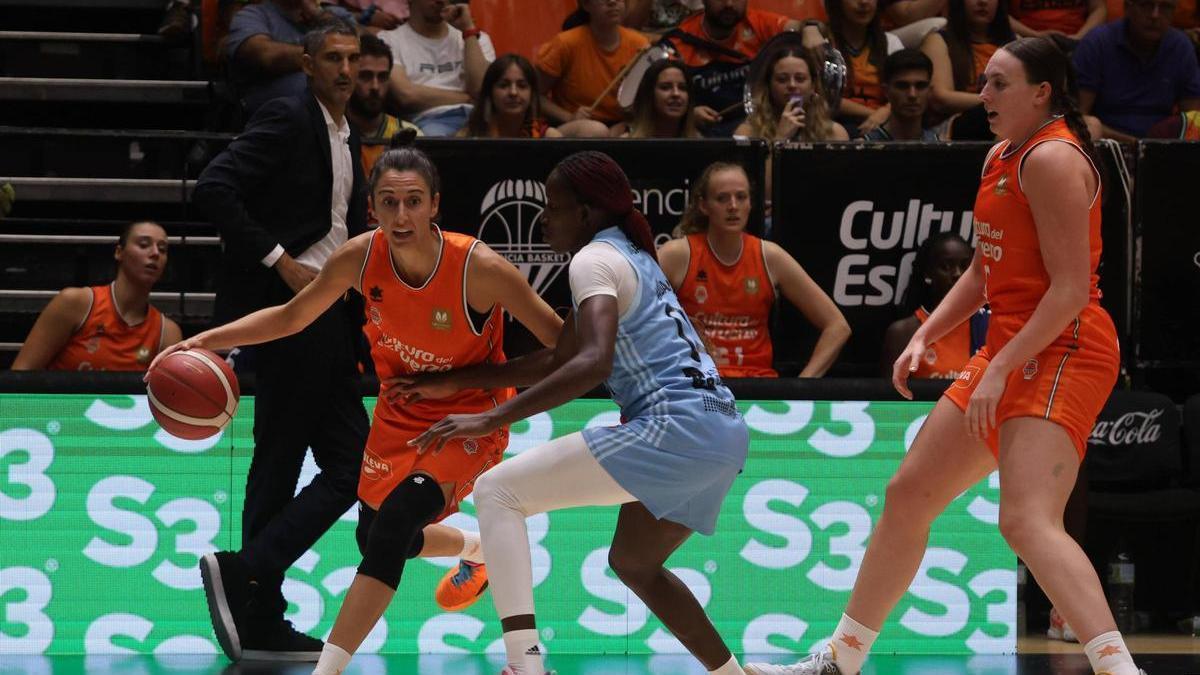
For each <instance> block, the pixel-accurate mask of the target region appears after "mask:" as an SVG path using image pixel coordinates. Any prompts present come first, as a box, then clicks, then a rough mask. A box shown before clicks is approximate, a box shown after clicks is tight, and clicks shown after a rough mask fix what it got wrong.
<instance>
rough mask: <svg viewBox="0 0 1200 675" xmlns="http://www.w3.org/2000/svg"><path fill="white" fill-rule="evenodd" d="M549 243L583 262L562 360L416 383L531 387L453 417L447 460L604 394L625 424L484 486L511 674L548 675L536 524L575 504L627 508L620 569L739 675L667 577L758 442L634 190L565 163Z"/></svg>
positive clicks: (546, 222)
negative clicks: (663, 264) (541, 516)
mask: <svg viewBox="0 0 1200 675" xmlns="http://www.w3.org/2000/svg"><path fill="white" fill-rule="evenodd" d="M546 193H547V196H548V199H547V204H546V209H545V212H544V213H543V214H542V227H543V229H544V231H545V239H546V242H547V243H549V244H550V246H551V247H552V248H553V249H554V250H555V251H558V252H570V253H572V254H573V255H572V258H571V266H570V272H569V274H570V282H571V296H572V302H573V305H574V312H573V314H574V315H573V316H572V317H569V318H568V319H567V322H566V323H565V325H564V327H563V333H562V335H561V336H560V337H559V339H558V343H557V345H556V347H555V348H554V349H552V350H550V349H547V350H544V351H542V352H539V353H537V354H534V355H531V356H529V357H525V358H519V359H514V360H513V361H510V362H508V363H506V364H500V365H494V364H481V365H479V366H474V367H471V368H467V369H464V370H461V371H451V372H449V373H439V374H434V375H432V376H431V377H430V379H428V380H426V379H422V380H419V381H415V382H413V384H412V389H411V392H412V393H422V392H423V391H424V390H425V388H426V387H428V386H431V385H433V384H436V385H438V386H441V387H445V388H449V389H455V388H463V389H467V388H473V387H496V386H508V385H531V386H530V387H529V389H527V390H526V391H524V392H523V393H521V394H519V395H518V396H516V397H515V398H512V399H510V400H508V401H507V402H505V403H502V404H501V405H500V406H499V407H497V408H495V409H492V410H488V411H485V412H483V413H480V414H476V415H452V416H450V417H447V418H446V419H444V420H442V421H440V422H438V423H437V424H434V425H433V426H432V427H430V428H429V430H428V431H426V432H425V433H424V434H422V435H421V436H420V437H419V438H417V439H416V440H415V441H414V442H415V443H418V444H420V445H421V446H422V447H423V448H426V452H429V451H433V452H436V451H437V450H438V449H439V448H441V447H442V445H443V444H444V443H446V442H447V441H449V440H451V439H455V438H458V437H464V436H465V437H475V436H483V435H487V434H489V433H491V432H492V430H493V429H496V428H498V427H501V426H503V425H506V424H511V423H513V422H515V421H517V420H520V419H524V418H526V417H529V416H531V415H534V414H537V413H539V412H542V411H545V410H549V409H550V408H553V407H555V406H558V405H562V404H563V403H567V402H568V401H571V400H572V399H574V398H576V397H578V396H582V395H584V394H585V393H587V392H588V391H590V390H591V389H592V388H594V387H596V386H598V385H599V384H600V383H601V382H607V385H608V388H609V390H610V391H611V392H612V396H613V400H614V401H616V402H617V404H618V405H619V406H620V407H621V415H622V417H623V418H624V420H625V422H624V424H621V425H618V426H610V427H599V428H590V429H585V430H584V431H583V432H581V433H574V434H570V435H568V436H564V437H561V438H557V439H555V440H553V441H551V442H549V443H547V444H545V445H542V446H540V447H537V448H534V449H532V450H527V451H526V452H524V453H522V454H521V455H520V456H518V457H515V458H513V459H510V460H508V461H506V462H504V463H503V464H501V465H500V466H498V467H496V468H495V469H492V470H491V471H489V472H488V473H486V474H484V475H483V476H481V477H480V479H479V481H478V482H477V483H476V486H475V507H476V512H477V513H478V515H479V525H480V534H481V535H482V536H483V546H484V553H485V555H486V556H487V560H488V565H489V568H490V571H489V575H490V578H491V590H492V598H493V600H494V602H495V603H496V613H497V614H498V615H499V616H500V621H501V626H502V628H503V631H504V646H505V650H506V652H507V654H508V666H507V668H506V669H505V671H504V673H505V674H506V675H542V674H543V672H544V670H545V666H544V664H543V663H542V654H541V652H540V650H539V647H538V633H537V627H536V623H535V621H534V608H533V586H532V583H531V578H532V571H531V564H530V555H529V534H528V531H527V530H526V528H525V519H526V518H527V517H529V516H531V515H533V514H535V513H544V512H547V511H553V510H557V509H564V508H569V507H574V506H608V505H617V504H620V505H621V511H620V516H619V518H618V520H617V529H616V534H615V535H614V537H613V543H612V547H611V548H610V549H609V557H608V562H609V565H610V566H611V567H612V569H613V571H614V572H615V573H616V574H617V576H618V577H619V578H620V579H621V581H623V582H624V583H625V584H626V585H627V586H629V588H630V589H631V590H632V591H633V592H634V593H636V594H637V596H638V597H639V598H641V600H642V601H643V602H644V603H646V606H647V607H649V608H650V610H651V611H653V612H654V614H655V615H656V616H657V617H658V618H659V619H660V620H661V621H662V622H663V624H665V625H666V627H667V628H668V629H669V630H670V631H671V632H672V633H673V634H674V635H675V637H677V638H678V639H679V640H680V641H681V642H683V644H684V646H685V647H687V649H688V650H689V651H690V652H691V653H692V654H693V655H694V656H695V657H696V658H697V659H699V660H700V661H701V662H702V663H703V664H704V667H705V668H706V669H707V670H708V671H709V672H710V673H720V674H721V675H741V673H742V669H741V667H740V666H739V665H738V663H737V660H736V659H734V658H733V656H732V655H731V654H730V652H729V649H728V648H727V647H726V646H725V643H724V642H723V641H722V640H721V638H720V636H719V635H718V634H717V632H716V630H715V629H714V628H713V626H712V623H711V622H710V621H709V620H708V617H706V616H705V614H704V609H703V608H702V607H701V606H700V603H698V602H697V601H696V598H695V597H694V596H693V595H692V593H691V591H689V590H688V588H687V587H686V586H685V585H684V584H683V583H682V582H681V581H680V580H679V578H678V577H676V576H675V575H674V574H672V573H671V572H670V571H668V570H667V569H666V567H665V566H664V565H665V563H666V560H667V558H668V557H669V556H670V555H671V554H672V553H673V552H674V551H675V550H676V549H677V548H679V546H680V545H681V544H683V542H684V541H686V540H687V538H688V537H689V536H691V534H692V532H696V531H698V532H701V533H703V534H712V532H713V529H714V526H715V525H716V519H717V514H718V512H719V511H720V508H721V502H722V501H723V500H724V499H725V494H726V493H727V492H728V491H729V487H730V485H731V484H732V483H733V480H734V478H735V477H736V476H737V474H738V471H740V470H741V468H742V465H743V463H744V462H745V459H746V451H747V447H748V442H749V440H748V439H749V437H748V432H747V429H746V425H745V422H744V421H743V420H742V417H741V415H740V414H739V413H738V412H737V408H736V407H735V404H734V399H733V394H732V393H730V391H729V389H727V388H726V387H725V386H724V385H723V384H722V383H721V379H720V377H719V376H718V375H717V368H716V365H715V364H714V363H713V360H712V359H711V358H709V355H708V354H707V353H706V352H705V351H704V346H703V344H702V343H701V341H700V338H699V336H698V335H697V334H696V332H695V330H694V329H693V328H692V325H691V323H690V322H689V321H688V319H687V316H686V315H685V314H684V312H683V309H682V308H681V307H680V305H679V300H678V299H677V298H676V297H675V293H674V292H673V291H672V290H671V285H670V283H669V282H668V281H667V279H666V277H665V276H664V274H663V272H662V269H661V268H659V266H658V263H657V259H656V257H655V251H654V240H653V238H652V236H651V233H650V226H649V225H648V224H647V223H646V219H645V218H644V217H642V214H640V213H638V211H637V210H635V209H634V208H633V203H632V196H631V190H630V187H629V180H628V178H626V177H625V173H624V172H623V171H621V169H620V167H618V166H617V164H616V163H615V162H614V161H613V160H612V159H611V158H609V157H608V156H607V155H604V154H602V153H598V152H581V153H577V154H574V155H571V156H570V157H567V158H566V159H564V160H563V161H562V162H561V163H559V165H558V166H557V167H556V168H555V169H554V171H553V172H552V173H551V174H550V177H549V178H548V179H547V181H546Z"/></svg>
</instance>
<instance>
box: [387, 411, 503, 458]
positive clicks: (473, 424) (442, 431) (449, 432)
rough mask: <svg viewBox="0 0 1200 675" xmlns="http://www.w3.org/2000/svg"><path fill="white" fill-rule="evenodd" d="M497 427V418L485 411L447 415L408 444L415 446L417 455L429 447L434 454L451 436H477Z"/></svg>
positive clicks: (439, 450)
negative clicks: (474, 413)
mask: <svg viewBox="0 0 1200 675" xmlns="http://www.w3.org/2000/svg"><path fill="white" fill-rule="evenodd" d="M498 428H500V422H499V420H497V419H495V418H493V417H492V415H491V414H489V413H486V412H484V413H478V414H476V415H449V416H447V417H443V418H442V420H441V421H440V422H437V423H436V424H434V425H433V426H431V427H429V428H428V429H426V430H425V431H424V432H422V433H421V435H420V436H417V437H416V438H414V439H412V440H411V441H409V442H408V444H409V445H410V446H415V447H416V448H417V454H418V455H421V454H424V453H425V451H426V450H430V449H432V450H433V454H435V455H436V454H438V453H439V452H441V451H442V447H443V446H445V445H446V441H448V440H450V439H451V438H479V437H480V436H486V435H488V434H490V433H492V432H493V431H495V430H496V429H498Z"/></svg>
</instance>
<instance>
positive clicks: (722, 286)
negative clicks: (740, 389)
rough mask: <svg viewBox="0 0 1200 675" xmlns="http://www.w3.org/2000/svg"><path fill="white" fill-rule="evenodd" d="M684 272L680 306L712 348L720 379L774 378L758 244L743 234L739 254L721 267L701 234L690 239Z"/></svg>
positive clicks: (766, 279)
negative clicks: (729, 263)
mask: <svg viewBox="0 0 1200 675" xmlns="http://www.w3.org/2000/svg"><path fill="white" fill-rule="evenodd" d="M687 243H688V251H689V257H688V269H687V275H686V276H685V277H684V278H683V284H682V285H681V286H680V287H679V293H678V294H677V295H678V296H679V302H680V304H682V305H683V309H684V311H685V312H687V313H688V316H691V317H692V318H693V319H694V320H695V322H696V323H697V324H698V325H699V327H700V329H701V330H702V331H704V336H705V338H707V340H708V342H709V343H710V344H711V345H712V347H713V351H714V352H715V353H714V354H712V357H713V361H715V362H716V364H717V370H718V371H719V372H720V373H721V377H778V376H779V374H778V373H776V372H775V369H774V368H772V363H773V359H774V351H773V349H772V347H771V335H770V333H769V331H768V322H769V319H770V316H771V307H772V306H774V304H775V287H774V284H772V283H771V278H770V275H768V274H767V262H766V258H765V257H764V253H763V242H762V240H761V239H759V238H758V237H754V236H751V235H748V234H745V233H742V254H741V256H739V257H738V260H737V262H735V263H733V264H732V265H726V264H725V263H723V262H721V261H720V260H718V259H717V256H716V255H715V254H713V252H712V248H711V247H710V246H709V244H708V236H707V235H706V234H704V233H698V234H689V235H688V236H687Z"/></svg>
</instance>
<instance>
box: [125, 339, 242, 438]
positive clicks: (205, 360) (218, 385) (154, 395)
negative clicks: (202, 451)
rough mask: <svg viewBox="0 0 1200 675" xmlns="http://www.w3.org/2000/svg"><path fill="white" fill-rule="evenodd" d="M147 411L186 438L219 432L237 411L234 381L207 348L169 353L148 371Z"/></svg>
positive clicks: (208, 436)
mask: <svg viewBox="0 0 1200 675" xmlns="http://www.w3.org/2000/svg"><path fill="white" fill-rule="evenodd" d="M146 395H147V397H148V398H149V399H150V411H151V412H152V413H153V414H154V419H156V420H158V424H159V426H161V427H162V428H163V429H164V430H166V432H167V433H169V434H171V435H172V436H176V437H178V438H183V439H187V440H193V441H196V440H201V439H204V438H211V437H212V436H215V435H216V434H218V433H220V431H221V429H224V428H225V426H226V425H227V424H229V421H230V420H232V419H233V414H234V412H236V411H237V406H238V396H239V395H240V392H239V391H238V381H237V376H236V375H234V374H233V370H231V369H230V368H229V365H228V364H226V363H225V360H224V359H222V358H221V357H219V356H217V355H216V354H214V353H212V352H210V351H208V350H207V349H189V350H187V351H177V352H174V353H172V354H169V355H168V356H167V357H166V358H164V359H163V360H162V361H161V362H160V363H159V364H158V365H157V366H155V368H154V369H153V370H151V371H150V373H149V379H148V380H147V381H146Z"/></svg>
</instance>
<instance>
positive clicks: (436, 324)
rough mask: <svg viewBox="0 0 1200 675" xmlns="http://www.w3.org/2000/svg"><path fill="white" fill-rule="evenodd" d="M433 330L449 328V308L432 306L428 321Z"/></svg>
mask: <svg viewBox="0 0 1200 675" xmlns="http://www.w3.org/2000/svg"><path fill="white" fill-rule="evenodd" d="M429 323H430V324H431V325H432V326H433V329H434V330H450V310H448V309H444V308H442V307H434V308H433V318H432V319H430V322H429Z"/></svg>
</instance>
